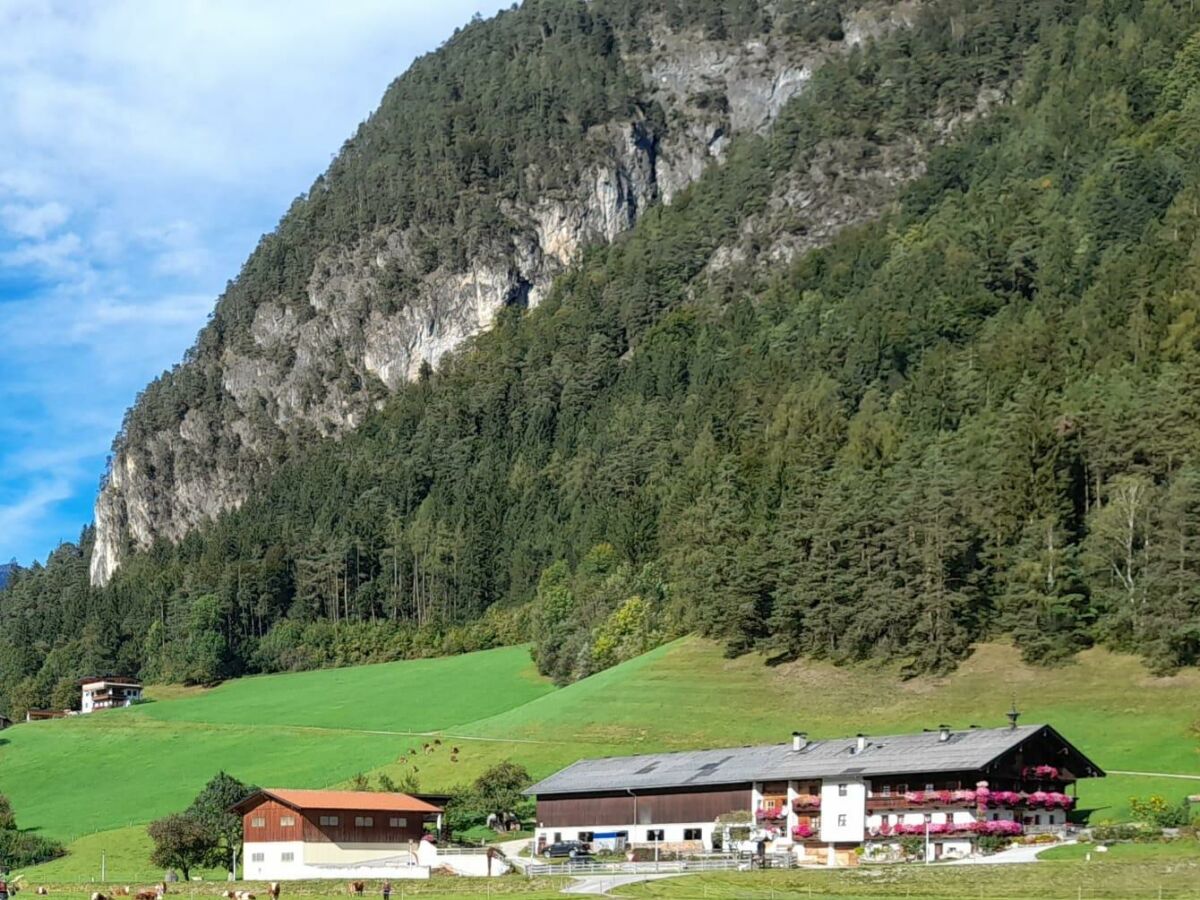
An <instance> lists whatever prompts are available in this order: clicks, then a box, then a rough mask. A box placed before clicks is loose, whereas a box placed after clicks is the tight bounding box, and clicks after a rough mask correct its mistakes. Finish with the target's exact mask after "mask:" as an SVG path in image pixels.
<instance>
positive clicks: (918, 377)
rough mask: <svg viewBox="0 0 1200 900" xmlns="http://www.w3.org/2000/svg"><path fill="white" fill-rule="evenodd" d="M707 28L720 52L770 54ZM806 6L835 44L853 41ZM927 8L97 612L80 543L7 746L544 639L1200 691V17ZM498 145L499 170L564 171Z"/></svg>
mask: <svg viewBox="0 0 1200 900" xmlns="http://www.w3.org/2000/svg"><path fill="white" fill-rule="evenodd" d="M545 6H547V4H540V5H535V6H534V7H533V12H536V11H537V9H538V8H539V7H545ZM595 6H596V7H597V8H599V9H601V10H603V9H605V8H609V9H611V10H613V13H612V14H613V15H614V16H617V15H618V13H621V14H623V15H625V16H626V17H636V14H637V7H638V4H637V3H635V2H634V0H627V2H624V3H620V4H617V3H612V4H608V6H607V7H604V6H603V5H602V4H596V5H595ZM684 6H685V7H686V8H687V9H688V10H689V11H690V12H689V13H687V14H688V15H694V16H696V17H697V22H696V24H697V27H704V28H710V29H729V28H732V29H743V30H748V32H747V33H752V31H753V29H754V28H757V27H761V23H760V22H759V21H758V17H761V16H762V15H764V13H763V12H762V4H758V3H750V2H746V3H741V4H716V3H696V4H692V3H688V4H686V5H684ZM684 6H681V7H679V8H678V9H675V13H674V14H676V15H683V13H682V12H680V10H681V9H683V8H684ZM798 6H800V7H803V12H804V17H803V22H802V24H803V27H806V28H817V29H823V30H831V29H835V28H836V23H837V11H836V7H835V5H834V4H799V5H798ZM929 6H930V8H929V9H927V10H926V13H925V14H922V15H921V16H919V17H918V19H917V21H916V22H915V24H914V25H913V26H912V27H911V28H905V29H899V30H896V31H894V32H892V33H890V34H888V35H886V36H882V37H880V38H878V39H877V40H874V41H868V42H866V43H864V44H863V45H862V46H861V47H859V48H856V49H855V50H853V51H852V52H850V53H848V54H846V55H845V57H844V58H841V59H839V60H838V61H836V62H831V63H829V64H828V65H826V66H825V67H823V68H822V69H820V70H819V71H818V72H817V74H816V75H815V76H814V78H813V80H812V83H811V84H810V85H809V87H808V88H807V90H805V91H804V92H803V93H802V94H801V95H800V97H799V98H797V99H796V100H794V101H792V103H791V104H789V106H788V107H787V108H786V109H785V110H784V111H783V113H782V115H781V117H780V119H779V121H778V122H777V124H776V125H775V127H774V128H773V129H772V130H771V131H770V132H769V133H768V134H765V135H762V136H746V137H743V138H740V139H739V140H738V141H736V142H735V143H734V145H733V146H732V147H731V149H730V151H729V154H728V156H727V159H726V161H725V162H724V163H723V164H722V165H720V166H717V167H712V168H711V169H710V170H709V171H708V172H707V173H706V174H705V176H704V177H703V178H701V179H700V181H698V182H697V183H696V184H695V185H693V186H692V187H691V188H690V189H688V190H687V191H686V192H684V193H683V194H681V195H680V196H678V197H677V198H675V199H674V201H673V202H672V203H671V204H670V205H669V206H663V207H658V208H655V209H652V210H650V211H648V212H647V213H645V215H644V216H643V217H642V219H641V220H640V222H639V224H638V225H637V227H636V228H635V229H634V230H633V231H632V232H630V233H629V234H627V235H626V236H624V237H622V238H620V239H618V240H617V241H616V242H614V243H613V244H612V245H611V246H603V247H595V248H593V249H591V250H590V251H588V252H587V254H586V256H585V258H584V259H583V260H582V261H581V262H580V263H579V264H578V265H576V266H575V267H574V268H573V269H572V270H571V271H570V272H569V273H568V274H567V275H566V276H564V277H563V278H561V279H560V280H559V282H558V283H557V284H556V286H555V288H554V290H553V291H552V293H551V295H550V296H549V298H548V299H546V300H545V301H543V302H542V303H541V305H540V306H538V307H537V308H536V309H534V310H532V311H527V310H523V309H517V308H514V309H511V310H508V311H506V312H505V313H504V314H503V315H502V316H501V318H500V320H499V321H498V323H497V324H496V326H495V327H494V328H493V329H492V330H491V331H490V332H488V333H486V334H484V335H482V336H480V337H478V338H477V339H475V340H473V341H472V342H470V344H469V345H468V346H465V347H463V348H461V349H460V350H459V351H457V352H456V353H455V354H454V355H453V356H452V358H451V359H450V360H449V361H448V362H446V363H445V364H443V365H442V366H441V367H440V368H439V369H438V370H437V371H428V372H425V373H424V374H423V376H422V377H421V378H420V379H419V380H418V381H416V382H414V383H412V384H411V385H409V386H407V387H405V388H403V389H401V390H400V391H398V392H397V393H395V394H394V395H392V396H391V397H390V399H389V400H388V401H387V403H386V405H384V406H383V408H382V409H381V410H380V411H379V412H378V413H377V414H376V415H374V416H373V417H372V418H371V419H370V420H368V421H367V422H366V423H365V424H364V425H362V427H360V428H359V429H358V430H357V431H355V432H354V433H352V434H350V435H348V436H347V437H345V438H343V439H341V440H338V441H334V440H327V441H323V442H322V441H313V442H311V443H310V444H309V445H308V446H307V447H305V448H295V449H293V450H291V451H290V452H289V453H287V454H286V455H285V456H286V458H285V459H284V460H283V461H282V462H281V464H280V465H279V466H278V467H277V468H276V469H275V470H274V471H273V472H272V473H270V474H269V476H264V478H263V480H262V483H261V484H260V485H259V486H258V489H257V490H256V491H255V492H254V494H253V496H252V497H251V499H250V500H248V501H247V502H246V503H245V504H243V505H242V506H241V508H240V509H238V510H237V511H235V512H231V513H229V514H227V515H224V516H222V517H221V518H220V519H219V520H217V521H216V522H213V523H211V524H209V525H206V526H204V527H202V528H200V529H198V530H196V531H194V532H192V533H191V534H189V535H188V536H187V537H185V538H184V539H183V540H182V541H181V542H180V543H178V544H177V545H172V544H168V543H165V542H164V543H161V544H159V545H156V546H155V547H154V548H153V549H152V550H150V551H148V552H144V553H138V554H134V555H131V556H130V557H129V558H128V559H127V560H126V561H125V563H124V564H123V566H122V568H121V569H120V570H119V572H118V574H117V576H116V577H115V578H114V579H113V581H112V582H111V583H110V584H109V585H107V586H106V587H104V588H99V589H97V588H92V587H91V586H89V582H88V573H87V560H88V554H89V552H90V542H91V540H92V535H91V532H90V530H85V531H84V532H83V534H82V535H81V538H80V542H79V544H78V545H64V546H62V547H60V548H59V549H58V550H57V551H56V552H55V553H54V554H53V555H52V556H51V557H50V559H49V560H48V562H47V563H46V564H45V566H35V567H33V568H29V569H18V570H16V571H15V572H14V573H13V574H12V576H11V579H10V584H9V586H8V587H7V588H6V589H5V590H3V591H2V592H0V631H2V633H3V635H4V639H3V641H0V712H8V713H10V714H11V713H19V712H20V711H22V710H23V709H25V708H28V707H30V706H45V705H51V704H54V705H65V704H67V703H69V702H70V699H71V696H72V695H73V694H74V693H75V691H74V690H73V688H72V687H71V682H72V681H73V680H74V679H75V678H77V677H78V676H80V675H81V674H84V673H85V672H96V671H122V672H128V673H140V674H141V675H142V676H143V677H146V678H149V679H157V680H165V681H186V682H192V683H208V682H212V681H215V680H219V679H221V678H225V677H230V676H236V675H239V674H243V673H248V672H262V671H281V670H290V669H300V668H311V667H318V666H330V665H347V664H354V663H358V662H367V661H378V660H384V659H393V658H398V657H404V656H418V655H427V654H440V653H453V652H461V651H464V650H470V649H477V648H482V647H487V646H493V645H496V644H502V643H516V642H521V641H527V640H528V641H532V642H533V643H534V655H535V658H536V660H537V663H538V665H539V668H540V669H541V670H542V671H543V672H545V673H548V674H550V675H552V676H553V677H555V678H556V679H558V680H560V681H569V680H573V679H576V678H579V677H582V676H585V675H587V674H590V673H592V672H594V671H597V670H599V669H602V668H604V667H606V666H608V665H612V664H613V663H615V662H618V661H620V660H623V659H627V658H629V657H631V656H633V655H635V654H637V653H640V652H643V651H644V650H646V649H648V648H650V647H652V646H654V645H656V644H658V643H661V642H662V641H664V640H667V639H669V638H671V637H674V636H677V635H680V634H683V633H687V632H691V631H696V632H700V633H702V634H705V635H708V636H711V637H713V638H715V639H718V640H720V641H721V642H723V643H724V645H725V646H726V647H727V648H728V652H729V653H730V654H739V653H743V652H747V651H751V650H757V651H762V652H765V653H766V654H768V655H769V656H771V657H775V658H791V657H796V656H807V657H817V658H824V659H829V660H834V661H837V662H847V663H849V662H854V661H859V660H869V659H875V660H886V661H897V662H900V663H902V664H903V666H904V667H905V668H906V670H907V671H910V672H913V673H918V672H940V671H946V670H948V669H951V668H952V667H954V666H955V665H956V663H957V662H959V661H960V660H961V659H963V658H964V656H965V655H966V654H967V653H969V652H970V647H971V644H972V642H975V641H978V640H981V639H987V638H1009V639H1011V640H1012V641H1013V642H1014V643H1015V644H1016V646H1017V647H1018V648H1019V649H1020V652H1021V654H1022V656H1023V657H1025V658H1026V659H1028V660H1031V661H1036V662H1040V663H1044V664H1047V665H1053V664H1060V663H1063V662H1066V661H1069V659H1070V657H1071V656H1072V654H1074V653H1076V652H1077V651H1079V650H1080V649H1082V648H1085V647H1087V646H1089V645H1092V644H1096V643H1100V644H1104V645H1107V646H1110V647H1113V648H1117V649H1120V650H1125V651H1130V652H1133V653H1137V654H1139V655H1141V656H1142V657H1144V658H1145V660H1146V661H1147V663H1148V664H1149V665H1150V666H1151V667H1152V669H1154V670H1155V671H1158V672H1170V671H1172V670H1175V669H1177V668H1179V667H1183V666H1193V665H1197V664H1200V9H1198V8H1196V7H1195V6H1194V5H1193V4H1192V3H1190V2H1187V0H984V2H982V3H975V2H967V0H936V2H934V3H932V4H929ZM722 9H724V10H726V11H727V12H726V13H725V15H726V16H727V17H728V18H727V19H726V18H722V16H721V15H720V13H721V10H722ZM622 11H623V13H622ZM526 12H529V14H530V20H531V21H533V12H531V11H527V10H522V11H520V12H519V13H513V14H511V15H513V16H517V15H525V14H526ZM516 21H518V22H520V21H521V20H519V19H518V20H516ZM512 22H513V20H512V19H509V25H508V26H506V27H510V28H512V27H515V26H513V25H512ZM487 27H488V23H482V24H481V25H477V26H472V28H487ZM797 27H799V26H797ZM589 52H594V53H595V54H597V57H596V58H597V60H601V61H602V60H603V59H604V54H605V53H608V52H615V51H613V50H612V49H611V48H609V47H607V46H604V47H595V48H593V49H592V50H591V51H589ZM596 65H597V66H599V65H600V63H599V62H597V63H596ZM527 74H528V77H529V78H536V77H537V76H536V75H534V74H529V73H527ZM551 74H552V73H551ZM542 77H550V74H545V75H544V76H542ZM614 79H615V80H605V79H602V78H600V76H599V75H597V76H596V81H595V84H597V85H600V84H604V85H609V86H610V87H612V86H613V85H617V84H618V83H620V84H622V85H623V84H624V83H623V82H620V81H619V79H616V76H614ZM502 88H503V85H499V86H498V90H502ZM627 89H628V88H627V86H623V87H621V88H620V90H621V91H625V90H627ZM613 90H614V91H615V90H616V88H613ZM984 90H991V91H995V92H998V93H999V94H1001V95H1002V96H1003V98H1004V99H1003V102H999V103H996V104H994V105H992V106H991V107H990V108H988V109H987V111H986V114H979V115H974V116H969V117H965V118H964V121H963V123H962V124H961V125H960V126H959V127H957V128H955V129H954V130H953V132H952V133H951V134H949V136H948V137H946V138H945V139H944V140H940V141H938V142H937V145H936V147H935V148H934V149H933V150H932V152H931V153H930V155H929V157H928V160H927V165H926V166H925V170H924V175H923V176H922V177H920V178H918V179H916V180H915V181H913V182H911V183H910V184H908V185H907V186H906V187H905V188H904V189H903V190H902V192H901V194H900V198H899V200H898V201H897V202H896V203H894V204H891V205H890V206H889V208H888V209H887V210H886V212H885V213H884V214H883V215H882V216H881V217H880V218H879V219H878V220H877V221H874V222H872V223H870V224H868V225H865V226H861V227H856V228H851V229H847V230H845V231H842V232H841V233H840V234H838V236H837V237H836V238H835V239H833V240H832V242H830V243H829V244H828V245H827V246H825V247H823V248H821V249H818V250H815V251H813V252H810V253H807V254H805V255H803V256H800V257H798V258H796V259H794V260H792V261H790V262H788V263H786V264H782V263H780V264H771V263H768V262H764V261H763V260H762V259H754V258H748V259H747V260H746V261H745V262H744V263H733V264H730V265H727V266H721V267H717V266H713V265H711V261H712V259H713V257H714V253H715V251H716V250H717V249H718V248H720V247H722V246H726V245H728V244H730V243H731V242H732V241H734V240H736V239H737V237H738V235H739V233H740V229H741V228H742V225H743V223H744V222H745V221H746V219H747V218H748V217H749V216H751V215H753V214H755V213H756V212H758V211H761V209H762V208H763V207H764V205H765V204H766V202H767V198H768V196H769V193H770V188H771V186H772V184H774V183H777V182H778V181H779V180H780V179H783V178H786V177H787V175H788V174H789V173H792V172H799V171H809V170H811V169H812V168H813V167H821V166H823V167H827V168H836V167H838V166H840V165H857V166H864V165H865V166H870V165H871V164H872V161H873V160H875V159H877V158H879V157H880V156H881V148H884V147H887V146H891V145H894V144H895V143H896V142H897V141H899V140H902V139H903V138H904V136H906V135H910V134H917V133H922V132H925V131H928V130H930V129H932V128H934V127H935V126H936V125H937V123H938V121H939V119H943V118H944V117H945V116H946V115H947V110H965V109H972V108H974V107H975V106H976V100H977V98H978V97H979V96H980V95H981V91H984ZM614 96H616V94H615V93H614V94H609V95H606V97H604V98H601V97H599V96H592V95H587V96H582V95H581V96H580V97H579V98H571V99H570V101H569V102H571V103H577V104H581V105H582V106H587V105H588V104H599V103H610V102H614V101H613V99H612V98H613V97H614ZM582 106H581V108H582ZM497 115H498V116H502V115H503V111H502V110H499V111H497ZM522 121H524V120H522ZM564 122H568V123H572V124H571V125H570V127H573V128H578V129H586V127H587V117H586V116H579V117H569V118H567V119H565V120H558V124H557V125H556V128H557V127H561V128H567V127H568V125H567V124H564ZM503 125H504V121H501V120H500V119H498V120H497V121H496V122H495V123H493V130H492V131H491V132H488V134H489V137H488V141H487V143H488V146H495V147H503V148H505V152H507V153H511V154H514V155H515V157H522V154H525V155H528V154H535V153H537V152H539V150H538V149H537V146H542V147H544V148H545V152H546V153H551V154H553V153H557V152H559V149H557V148H559V147H560V144H559V143H557V142H556V141H557V139H555V140H550V141H548V142H545V143H541V142H539V137H538V134H537V131H536V129H532V128H531V129H530V130H527V131H525V132H520V133H512V134H509V135H507V136H505V135H504V133H503V132H502V131H501V130H500V129H501V128H502V126H503ZM526 125H528V123H527V122H526ZM417 137H419V134H418V135H417ZM413 139H414V140H416V139H417V138H415V137H414V138H413ZM406 152H412V153H418V152H419V148H417V149H412V150H410V151H406ZM473 158H474V159H475V162H472V163H464V165H482V163H480V162H479V159H480V158H479V157H478V156H476V157H473ZM360 162H361V163H362V164H364V165H366V164H367V162H369V160H368V161H366V162H363V161H361V160H360ZM501 168H504V167H503V166H501ZM439 190H440V189H439ZM446 190H447V191H450V192H451V193H455V192H457V193H455V196H462V194H461V192H462V191H464V190H469V186H464V185H458V186H452V187H446ZM427 200H428V198H421V199H420V202H419V203H418V201H417V200H415V199H414V200H413V201H412V202H413V204H416V205H415V206H410V209H409V211H407V212H405V214H406V215H408V214H412V215H417V214H418V212H416V210H418V209H419V208H420V203H425V202H426V201H427ZM468 205H469V204H468ZM453 221H454V220H453V219H452V218H447V219H444V220H439V225H438V228H439V229H442V230H445V229H450V228H452V226H453ZM476 224H477V227H484V228H485V227H486V222H483V223H476ZM307 227H316V226H315V225H312V223H309V224H308V226H307ZM439 233H441V232H440V231H439ZM435 243H436V244H437V245H438V246H439V247H442V248H443V249H444V250H446V251H447V252H449V251H450V250H451V249H453V251H454V252H460V251H461V249H462V247H467V246H468V245H467V244H455V243H453V242H451V241H450V240H449V238H447V239H446V241H445V242H442V241H441V240H439V241H436V242H435ZM221 314H222V310H221V308H219V309H218V315H221ZM164 402H165V401H164ZM135 438H136V435H130V434H125V435H123V436H122V438H121V439H122V440H130V439H135Z"/></svg>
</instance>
